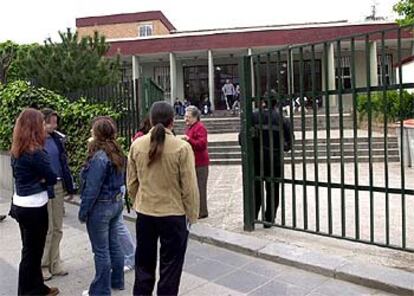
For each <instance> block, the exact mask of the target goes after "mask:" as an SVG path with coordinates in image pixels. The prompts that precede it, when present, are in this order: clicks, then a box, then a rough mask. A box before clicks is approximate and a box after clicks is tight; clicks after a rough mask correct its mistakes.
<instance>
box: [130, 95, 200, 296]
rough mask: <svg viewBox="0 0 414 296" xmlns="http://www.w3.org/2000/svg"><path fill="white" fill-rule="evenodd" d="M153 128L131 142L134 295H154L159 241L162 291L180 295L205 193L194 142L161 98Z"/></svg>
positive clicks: (152, 117)
mask: <svg viewBox="0 0 414 296" xmlns="http://www.w3.org/2000/svg"><path fill="white" fill-rule="evenodd" d="M150 120H151V125H152V126H153V127H152V129H151V130H150V132H149V133H148V134H147V135H145V136H143V137H141V138H140V139H139V140H138V141H135V142H134V143H133V144H132V145H131V149H130V152H129V158H128V170H127V176H128V177H127V180H128V181H127V188H128V192H129V196H130V197H131V198H132V199H133V200H135V201H134V209H135V210H136V212H137V221H136V235H137V249H136V257H135V284H134V291H133V294H134V295H152V292H153V289H154V285H155V270H156V266H157V249H158V239H160V243H161V249H160V265H159V266H160V277H159V281H158V288H157V294H158V295H177V294H178V290H179V286H180V279H181V273H182V268H183V263H184V257H185V252H186V249H187V240H188V229H189V227H190V225H191V224H193V223H195V222H196V221H197V217H198V209H199V195H198V188H197V178H196V172H195V163H194V153H193V151H192V149H191V146H190V145H189V144H188V143H187V142H185V141H183V140H180V139H178V138H176V137H175V136H174V135H173V133H172V132H171V130H172V128H173V125H174V109H173V107H172V106H171V105H170V104H168V103H167V102H156V103H154V104H153V105H152V107H151V110H150Z"/></svg>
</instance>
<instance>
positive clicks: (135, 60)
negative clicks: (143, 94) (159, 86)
mask: <svg viewBox="0 0 414 296" xmlns="http://www.w3.org/2000/svg"><path fill="white" fill-rule="evenodd" d="M140 72H141V70H140V64H139V57H138V56H132V79H133V80H135V79H138V78H139V77H140V76H141V73H140Z"/></svg>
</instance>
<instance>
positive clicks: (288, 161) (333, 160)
mask: <svg viewBox="0 0 414 296" xmlns="http://www.w3.org/2000/svg"><path fill="white" fill-rule="evenodd" d="M327 161H328V159H327V158H326V157H324V158H318V163H326V162H327ZM330 161H331V163H339V162H341V158H340V157H338V156H335V157H331V159H330ZM372 161H373V162H384V156H374V157H372ZM399 161H400V157H399V156H389V157H388V162H399ZM314 162H315V159H314V158H307V159H306V163H314ZM344 162H345V163H351V162H355V160H354V157H353V156H347V157H345V158H344ZM358 162H360V163H366V162H369V158H368V156H361V157H358ZM291 163H292V160H291V159H290V158H286V159H285V164H291ZM295 163H302V159H299V158H296V159H295ZM210 164H211V165H241V159H211V160H210Z"/></svg>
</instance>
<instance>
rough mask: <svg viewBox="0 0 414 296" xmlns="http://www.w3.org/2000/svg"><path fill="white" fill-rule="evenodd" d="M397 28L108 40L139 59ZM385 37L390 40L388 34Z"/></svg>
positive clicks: (339, 26)
mask: <svg viewBox="0 0 414 296" xmlns="http://www.w3.org/2000/svg"><path fill="white" fill-rule="evenodd" d="M397 27H398V26H397V24H395V23H390V22H364V23H357V24H351V23H344V22H334V23H333V22H330V23H312V24H306V25H303V24H299V25H289V26H287V25H284V26H282V25H279V26H268V27H249V28H233V29H224V30H204V31H191V32H178V33H174V34H167V35H156V36H150V37H138V38H124V39H108V42H109V43H110V44H111V48H110V50H109V53H108V54H109V55H115V54H117V53H120V54H121V55H134V54H135V55H138V54H154V53H163V52H180V51H194V50H207V49H211V50H213V49H226V48H228V49H231V48H257V47H268V46H286V45H294V44H304V43H314V42H321V41H327V40H333V39H336V38H338V37H345V36H351V35H355V34H363V33H369V32H375V31H379V30H386V29H392V28H397ZM387 37H388V38H390V37H391V36H390V34H388V36H387ZM411 37H412V36H411Z"/></svg>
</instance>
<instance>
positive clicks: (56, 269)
mask: <svg viewBox="0 0 414 296" xmlns="http://www.w3.org/2000/svg"><path fill="white" fill-rule="evenodd" d="M42 113H43V115H44V117H45V122H46V131H47V137H46V142H45V147H44V149H45V150H46V152H47V154H48V155H49V158H50V164H51V167H52V169H53V171H54V173H55V174H56V175H57V176H58V182H57V184H56V185H55V186H53V187H49V188H48V195H49V202H48V213H49V229H48V232H47V237H46V245H45V250H44V252H43V258H42V272H43V277H44V279H45V280H50V279H51V278H52V277H53V276H64V275H67V274H68V272H67V271H65V270H64V268H63V266H62V263H61V260H60V252H59V245H60V241H61V240H62V226H63V212H64V209H63V203H64V197H65V196H66V195H67V194H69V197H72V195H73V194H74V193H75V189H74V186H73V179H72V175H71V173H70V170H69V166H68V161H67V156H66V150H65V147H64V138H65V137H64V135H63V134H61V133H59V132H57V131H56V129H57V127H58V114H57V113H56V112H55V111H53V110H51V109H44V110H42Z"/></svg>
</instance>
